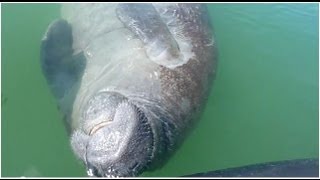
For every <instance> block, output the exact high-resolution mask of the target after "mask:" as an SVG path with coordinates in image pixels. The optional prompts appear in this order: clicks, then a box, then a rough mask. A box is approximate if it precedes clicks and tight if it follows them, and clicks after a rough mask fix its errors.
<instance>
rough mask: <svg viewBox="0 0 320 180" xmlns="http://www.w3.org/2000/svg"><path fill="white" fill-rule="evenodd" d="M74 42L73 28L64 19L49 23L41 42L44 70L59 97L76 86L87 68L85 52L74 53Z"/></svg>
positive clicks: (54, 92)
mask: <svg viewBox="0 0 320 180" xmlns="http://www.w3.org/2000/svg"><path fill="white" fill-rule="evenodd" d="M72 42H73V39H72V28H71V26H70V25H69V24H68V22H67V21H65V20H62V19H61V20H60V19H59V20H55V21H54V22H52V23H51V24H50V25H49V27H48V30H47V32H46V34H45V35H44V37H43V39H42V42H41V47H40V51H41V54H40V57H41V66H42V71H43V73H44V75H45V77H46V79H47V82H48V84H49V86H50V88H51V91H52V93H53V94H54V96H55V97H56V98H57V99H61V98H63V97H64V96H65V95H66V94H67V93H68V92H69V91H70V90H71V89H72V88H73V87H74V85H75V84H76V83H77V82H78V80H79V79H80V78H81V75H82V73H83V70H84V68H85V62H86V61H85V57H84V55H83V53H79V54H76V55H73V49H72Z"/></svg>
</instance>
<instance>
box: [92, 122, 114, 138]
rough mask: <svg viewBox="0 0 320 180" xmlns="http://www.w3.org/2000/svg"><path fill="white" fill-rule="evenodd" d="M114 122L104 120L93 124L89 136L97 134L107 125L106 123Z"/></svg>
mask: <svg viewBox="0 0 320 180" xmlns="http://www.w3.org/2000/svg"><path fill="white" fill-rule="evenodd" d="M110 123H112V120H109V121H102V122H100V123H98V124H96V125H95V126H93V127H92V128H91V130H90V131H89V136H92V135H93V134H95V133H96V132H97V131H98V130H99V129H102V128H103V127H105V126H106V125H108V124H110Z"/></svg>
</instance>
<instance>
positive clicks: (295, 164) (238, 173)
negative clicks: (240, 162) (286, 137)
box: [184, 158, 319, 177]
mask: <svg viewBox="0 0 320 180" xmlns="http://www.w3.org/2000/svg"><path fill="white" fill-rule="evenodd" d="M184 177H319V159H318V158H314V159H297V160H287V161H277V162H267V163H260V164H254V165H248V166H243V167H236V168H228V169H222V170H215V171H209V172H203V173H196V174H192V175H187V176H184Z"/></svg>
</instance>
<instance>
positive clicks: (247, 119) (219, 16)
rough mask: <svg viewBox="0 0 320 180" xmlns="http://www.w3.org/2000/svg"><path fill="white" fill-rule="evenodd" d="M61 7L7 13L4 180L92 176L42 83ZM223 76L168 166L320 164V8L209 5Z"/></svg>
mask: <svg viewBox="0 0 320 180" xmlns="http://www.w3.org/2000/svg"><path fill="white" fill-rule="evenodd" d="M59 8H60V6H59V5H58V4H2V7H1V20H2V22H1V27H2V29H1V32H2V33H1V38H2V42H1V45H2V49H1V52H2V57H1V80H2V84H1V85H2V87H1V105H2V107H1V110H2V113H1V123H2V124H1V127H2V129H1V137H2V138H1V141H2V144H1V147H2V149H1V153H2V154H1V163H2V164H1V167H2V169H1V173H2V176H46V177H47V176H50V177H51V176H58V177H60V176H85V175H86V174H85V171H84V168H83V166H82V164H81V162H79V161H77V160H76V158H75V156H74V155H73V153H72V152H71V149H70V146H69V141H68V139H67V134H66V132H65V128H64V127H63V125H64V124H63V122H62V119H61V116H60V115H59V112H58V110H57V107H56V103H55V100H54V98H53V96H52V94H51V93H50V92H49V89H48V86H47V84H46V82H45V79H44V77H43V75H42V73H41V69H40V63H39V46H40V40H41V37H42V35H43V33H44V32H45V30H46V28H47V25H48V24H49V23H50V22H51V21H52V20H53V19H55V18H58V17H59ZM208 8H209V13H210V16H211V19H212V24H213V25H214V29H215V34H216V43H217V44H218V48H219V55H220V59H219V67H218V74H217V78H216V81H215V83H214V88H213V89H212V93H211V96H210V98H209V102H208V104H207V107H206V110H205V112H204V114H203V117H202V119H201V121H200V123H199V124H198V126H197V127H196V129H195V130H194V131H193V133H192V134H191V135H190V136H189V138H188V139H187V141H186V142H185V143H184V144H183V146H182V147H181V148H180V149H179V150H178V151H177V153H176V154H175V156H174V157H173V158H172V159H171V160H170V161H169V162H168V164H167V165H166V166H165V167H163V168H162V169H160V170H157V171H155V172H148V173H145V174H144V175H143V176H181V175H186V174H192V173H197V172H203V171H208V170H215V169H221V168H227V167H235V166H242V165H247V164H252V163H259V162H267V161H277V160H286V159H297V158H308V157H318V155H319V154H318V152H319V121H318V120H319V117H318V114H319V113H318V109H319V105H318V100H319V97H318V92H319V89H318V86H319V85H318V82H319V80H318V77H319V76H318V71H319V69H318V68H319V64H318V62H319V61H318V60H319V51H318V50H319V37H318V31H319V6H318V4H209V5H208Z"/></svg>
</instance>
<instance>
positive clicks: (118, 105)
mask: <svg viewBox="0 0 320 180" xmlns="http://www.w3.org/2000/svg"><path fill="white" fill-rule="evenodd" d="M83 122H84V124H83V127H84V128H83V129H82V130H79V131H77V132H76V133H74V134H73V136H72V138H71V145H72V148H73V150H74V151H75V152H76V153H77V154H78V156H79V157H82V160H83V161H84V162H85V164H86V166H87V173H88V175H89V176H104V177H127V176H136V175H137V174H140V173H141V172H142V170H144V169H145V167H146V166H147V165H148V163H149V162H151V160H152V155H153V150H154V149H153V133H152V130H151V126H150V124H149V122H148V119H147V118H146V116H145V115H144V113H143V112H142V111H141V110H140V109H138V108H137V107H136V106H135V105H133V104H132V103H130V102H129V101H128V99H126V98H125V97H123V96H121V95H120V94H118V93H110V92H108V93H99V94H97V95H95V96H94V97H92V98H91V99H90V101H89V102H88V104H87V106H86V107H85V111H84V113H83Z"/></svg>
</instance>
